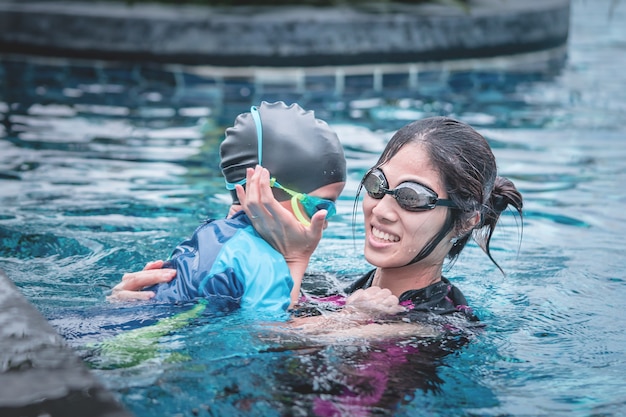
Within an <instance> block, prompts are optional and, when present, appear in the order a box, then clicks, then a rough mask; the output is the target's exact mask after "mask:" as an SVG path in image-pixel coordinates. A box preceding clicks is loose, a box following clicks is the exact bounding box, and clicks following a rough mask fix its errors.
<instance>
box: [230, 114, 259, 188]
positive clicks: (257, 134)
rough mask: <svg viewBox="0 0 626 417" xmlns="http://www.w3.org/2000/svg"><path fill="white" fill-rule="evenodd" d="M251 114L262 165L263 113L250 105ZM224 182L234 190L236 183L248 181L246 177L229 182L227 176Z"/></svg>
mask: <svg viewBox="0 0 626 417" xmlns="http://www.w3.org/2000/svg"><path fill="white" fill-rule="evenodd" d="M250 114H252V119H253V120H254V125H255V126H256V137H257V141H256V143H257V155H258V160H259V165H262V162H263V124H262V123H261V114H260V113H259V109H257V107H256V106H252V107H250ZM224 182H225V183H226V189H227V190H234V189H235V185H237V184H239V185H244V184H245V183H246V179H245V178H244V179H242V180H240V181H237V182H228V181H226V178H224Z"/></svg>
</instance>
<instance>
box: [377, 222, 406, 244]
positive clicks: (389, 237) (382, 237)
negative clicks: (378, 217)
mask: <svg viewBox="0 0 626 417" xmlns="http://www.w3.org/2000/svg"><path fill="white" fill-rule="evenodd" d="M372 236H373V237H374V238H375V240H378V241H383V242H385V243H394V242H398V241H399V240H400V237H399V236H396V235H393V234H391V233H387V232H384V231H382V230H380V229H377V228H376V227H375V226H372Z"/></svg>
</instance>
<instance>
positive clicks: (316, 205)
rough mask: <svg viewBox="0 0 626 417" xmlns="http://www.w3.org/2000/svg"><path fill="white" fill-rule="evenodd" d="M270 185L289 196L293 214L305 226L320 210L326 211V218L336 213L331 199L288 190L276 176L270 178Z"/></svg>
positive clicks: (309, 223) (308, 224)
mask: <svg viewBox="0 0 626 417" xmlns="http://www.w3.org/2000/svg"><path fill="white" fill-rule="evenodd" d="M270 187H274V188H278V189H280V190H283V191H284V192H286V193H287V194H289V195H290V196H291V208H292V209H293V214H294V215H295V216H296V218H297V219H298V220H299V221H300V223H302V224H303V225H305V226H310V225H311V222H310V221H309V219H310V218H311V217H313V215H314V214H315V213H317V212H318V211H320V210H326V211H327V213H326V218H329V217H331V216H334V215H335V213H337V209H336V208H335V203H334V202H333V201H330V200H326V199H325V198H319V197H314V196H312V195H308V194H305V193H298V192H296V191H293V190H290V189H289V188H285V187H283V186H282V185H280V183H279V182H278V181H276V178H272V179H270ZM298 203H300V204H298ZM300 206H302V208H303V209H304V212H305V213H306V214H307V216H309V219H307V218H306V217H304V215H303V214H302V210H301V209H300Z"/></svg>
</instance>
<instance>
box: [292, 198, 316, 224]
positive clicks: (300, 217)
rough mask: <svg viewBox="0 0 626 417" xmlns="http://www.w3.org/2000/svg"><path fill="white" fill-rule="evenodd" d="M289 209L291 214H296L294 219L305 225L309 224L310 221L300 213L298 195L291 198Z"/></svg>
mask: <svg viewBox="0 0 626 417" xmlns="http://www.w3.org/2000/svg"><path fill="white" fill-rule="evenodd" d="M291 209H292V210H293V214H294V215H295V216H296V219H298V221H299V222H300V223H302V224H303V225H305V226H306V227H309V226H310V225H311V222H310V221H309V220H308V219H307V218H306V217H304V216H303V215H302V211H301V210H300V206H299V205H298V196H297V195H294V196H293V197H292V198H291Z"/></svg>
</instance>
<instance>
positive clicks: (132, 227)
mask: <svg viewBox="0 0 626 417" xmlns="http://www.w3.org/2000/svg"><path fill="white" fill-rule="evenodd" d="M624 65H626V4H624V2H620V1H610V0H604V1H597V2H590V1H583V0H577V1H573V3H572V25H571V36H570V41H569V45H568V58H567V61H566V62H565V63H564V65H563V66H562V67H558V68H555V69H554V70H547V71H545V72H543V73H541V74H537V73H513V72H510V73H503V72H497V71H491V72H490V71H476V72H467V71H466V72H458V73H456V72H445V71H442V72H429V73H424V74H421V75H420V82H419V84H418V86H417V88H416V89H414V90H409V89H388V90H383V91H382V92H379V91H374V90H372V89H371V88H369V87H368V84H367V83H366V82H364V83H363V85H359V84H358V82H357V83H356V87H357V88H354V89H353V90H349V91H346V92H345V93H344V94H343V95H341V96H337V95H334V94H332V92H330V91H323V90H320V91H308V92H299V93H296V92H295V91H291V90H290V91H285V90H281V89H280V88H277V89H276V90H274V91H273V90H271V89H267V88H265V89H263V90H261V89H258V88H257V87H256V86H255V85H251V84H248V83H245V82H242V83H240V84H237V83H234V82H232V83H226V84H220V83H215V82H206V80H204V79H202V77H200V76H198V75H193V74H191V73H185V72H182V73H181V72H177V73H173V72H172V71H169V70H165V69H163V68H159V67H149V66H140V65H104V64H102V63H93V62H78V63H72V65H68V64H62V65H61V64H59V63H58V62H50V61H44V60H38V59H34V58H30V59H9V58H0V268H2V269H4V270H5V271H6V272H7V273H8V275H9V277H11V278H12V279H13V280H14V282H15V283H16V285H17V286H18V287H19V289H20V290H21V291H22V293H23V294H24V295H25V296H26V297H27V298H28V299H29V300H30V301H31V302H32V303H33V304H34V305H35V306H36V307H37V308H38V309H39V310H40V311H41V312H42V313H43V314H44V316H46V317H47V318H49V319H50V322H51V323H52V325H53V326H55V328H57V329H58V330H59V332H60V333H61V334H62V335H63V336H64V337H66V339H67V340H68V343H69V344H70V346H72V347H73V348H74V349H75V350H76V351H77V353H78V354H79V355H81V356H82V357H84V358H85V360H86V361H87V363H89V364H90V365H91V366H92V368H93V369H94V372H95V374H96V375H97V377H98V378H100V379H101V380H102V381H103V383H104V384H105V385H106V386H107V387H109V388H110V389H111V390H112V391H113V392H114V393H115V394H116V395H117V396H118V397H119V398H120V400H121V401H122V402H123V403H124V404H125V405H126V407H127V408H128V409H129V410H131V411H132V412H133V413H135V414H136V415H137V416H138V417H147V416H179V415H180V416H193V415H200V416H204V415H206V416H209V415H213V416H220V415H228V416H235V415H250V416H272V415H276V416H278V415H303V416H304V415H315V414H317V415H363V416H365V415H377V416H451V415H454V416H470V415H471V416H476V415H480V416H501V415H511V416H541V415H546V416H620V415H624V414H625V413H626V377H625V375H626V336H625V333H624V331H623V329H624V326H625V325H626V319H624V315H623V313H622V310H623V300H624V299H626V275H625V273H624V270H626V257H624V255H623V246H624V243H623V236H624V235H626V191H625V189H624V186H623V184H624V183H626V162H625V161H626V143H625V140H626V128H625V127H624V120H625V119H626V72H625V71H624V70H623V67H624ZM181 77H182V78H183V79H184V86H185V87H184V88H182V87H181V84H180V83H181ZM369 85H371V84H369ZM281 98H282V99H284V100H286V101H293V100H297V101H299V102H300V103H301V104H302V105H303V106H304V107H306V108H309V109H314V110H315V111H316V115H317V116H318V117H321V118H324V119H326V120H328V121H329V123H330V124H331V126H332V127H334V128H335V129H336V130H337V132H338V133H339V135H340V137H341V139H342V141H343V142H344V144H345V148H346V154H347V156H348V159H349V183H348V186H347V187H346V191H345V193H344V196H343V197H342V198H341V200H340V202H339V213H340V215H339V216H338V217H336V218H334V219H333V221H332V222H331V225H330V227H329V229H328V230H327V231H326V233H325V237H324V239H323V241H322V244H321V246H320V248H319V249H318V251H317V252H316V255H315V257H314V259H313V261H312V264H311V266H310V270H311V271H312V272H316V273H320V274H321V275H323V277H318V278H316V279H315V280H314V281H313V282H310V283H309V284H308V285H309V286H310V287H311V288H318V287H320V286H324V287H330V288H331V289H332V288H340V287H341V284H342V283H345V282H347V281H348V278H346V277H347V276H351V275H354V274H358V273H361V272H364V271H365V270H367V266H366V265H365V262H364V260H363V257H362V254H361V243H360V239H361V238H360V236H361V234H362V229H361V228H360V226H359V223H358V221H357V225H356V230H355V231H354V230H353V227H352V202H353V196H354V194H355V191H356V187H357V183H358V179H359V178H360V176H361V175H362V173H363V172H364V170H365V169H366V168H368V167H369V166H371V165H372V164H373V162H374V161H375V160H376V158H377V156H378V154H379V153H380V151H381V150H382V148H383V147H384V144H385V141H386V140H388V139H389V137H390V136H391V135H392V134H393V132H394V131H395V130H396V129H397V128H399V127H400V126H402V125H404V124H405V123H407V122H408V121H411V120H414V119H416V118H420V117H425V116H429V115H437V114H450V115H453V116H454V117H457V118H459V119H461V120H464V121H466V122H469V123H471V124H473V125H474V126H475V127H476V128H478V129H479V130H480V131H481V132H482V133H483V134H484V135H485V136H486V137H487V138H488V139H489V140H490V142H491V144H492V146H493V148H494V152H495V154H496V157H497V158H498V161H499V169H500V173H501V175H504V176H507V177H509V178H511V179H512V180H513V181H514V182H515V183H516V185H517V186H518V187H519V188H520V190H521V191H522V192H523V194H524V196H525V218H524V224H523V236H522V240H521V244H520V241H519V238H520V232H521V231H522V230H521V229H520V227H519V223H518V222H517V220H516V219H517V218H516V217H514V216H512V215H506V216H505V217H504V218H503V219H502V223H501V224H500V226H499V227H500V228H499V229H498V231H497V232H496V234H495V236H494V240H493V248H492V250H493V253H494V257H495V258H496V260H497V261H498V262H499V264H500V265H501V266H502V267H503V269H504V270H505V271H506V276H502V275H501V274H500V273H499V271H498V270H497V269H496V268H495V267H494V266H493V265H492V264H490V262H489V261H488V259H487V257H486V256H485V255H484V254H482V253H481V252H480V250H478V249H477V248H476V247H473V246H472V247H469V248H468V249H467V250H466V251H465V252H464V253H463V254H462V256H461V258H460V259H459V260H458V262H457V263H456V264H455V265H454V266H452V268H451V269H450V270H449V271H448V272H447V273H446V275H447V276H448V277H450V278H451V279H452V280H453V281H454V282H455V283H456V284H457V285H458V286H459V287H460V288H461V289H462V290H463V291H464V293H465V294H466V296H467V297H468V298H469V300H470V304H471V305H473V306H474V307H475V308H476V309H477V311H478V313H479V315H480V317H481V318H482V321H483V322H484V323H485V324H486V328H485V329H484V331H483V332H482V333H480V334H479V335H477V336H476V338H475V340H473V341H472V342H471V343H469V344H468V345H466V346H464V347H463V348H461V349H458V350H456V351H454V352H453V353H451V354H449V355H446V356H442V355H439V354H438V353H437V352H436V351H435V352H433V353H432V354H429V353H428V349H424V346H423V341H422V340H412V339H408V340H404V341H402V343H400V344H399V345H394V346H388V345H385V343H384V342H376V343H374V342H371V343H370V342H365V341H363V340H358V339H357V340H343V341H334V342H329V341H315V340H313V341H302V340H300V339H298V338H297V337H295V336H292V335H280V336H279V335H277V334H276V333H273V332H272V331H270V330H268V329H267V327H266V326H264V325H263V320H262V318H259V317H249V316H247V315H246V314H245V313H243V312H236V313H233V314H228V315H223V314H207V315H205V316H203V317H202V318H201V319H198V320H195V321H192V323H191V324H190V325H188V326H185V327H183V328H181V329H178V330H176V331H174V332H171V333H170V334H168V335H167V336H164V337H162V338H161V339H159V341H158V345H156V349H155V346H153V345H151V346H147V347H145V349H144V350H145V351H146V352H148V353H149V354H148V355H147V357H146V358H143V359H142V360H140V361H138V362H137V363H133V365H134V366H128V367H127V366H126V365H127V364H128V363H126V364H124V363H122V364H119V363H117V362H115V360H114V358H113V357H112V356H107V354H106V352H105V353H103V352H100V351H98V350H97V349H94V348H93V343H94V342H101V341H103V340H107V339H108V338H111V337H113V336H114V335H116V334H118V333H120V331H123V330H126V329H127V328H129V327H137V326H140V325H141V324H145V323H148V322H151V321H152V320H153V318H154V317H155V312H154V310H151V309H150V308H146V307H145V306H132V307H128V306H118V305H114V306H112V305H109V304H107V303H106V301H105V299H104V297H105V296H106V294H107V291H108V290H109V289H110V288H111V287H112V286H113V285H114V284H115V283H117V282H118V281H119V279H120V277H121V274H122V273H123V272H126V271H135V270H139V269H141V268H142V267H143V265H144V264H145V263H146V262H147V261H149V260H153V259H161V258H164V257H166V256H167V255H168V254H169V251H170V250H171V248H172V247H173V246H174V245H175V244H176V243H177V242H178V241H179V240H181V239H182V238H184V237H186V236H187V235H189V234H190V233H191V232H192V231H193V230H194V228H195V227H196V226H197V224H198V223H199V221H201V220H202V219H204V218H206V217H215V216H217V217H221V216H222V215H223V214H224V213H225V212H226V209H227V204H228V198H227V194H226V193H225V192H224V190H223V180H222V178H221V177H220V175H219V171H218V169H217V158H218V156H217V152H216V150H217V146H218V144H219V141H220V139H221V137H222V134H223V130H224V128H225V127H226V126H228V125H229V124H230V123H232V121H233V120H234V117H235V116H236V115H237V114H238V113H240V112H242V111H246V110H247V108H248V107H249V106H250V105H251V104H253V103H256V102H258V101H259V100H261V99H267V100H275V99H281ZM354 232H356V238H353V233H354ZM173 309H174V308H173ZM170 312H171V311H170ZM157 313H158V314H161V313H162V311H160V310H159V311H157ZM158 314H157V316H158ZM415 348H419V349H421V350H423V351H425V352H426V353H423V354H422V355H410V354H407V353H406V352H409V351H411V350H412V349H415ZM350 390H352V391H356V392H359V393H360V395H359V396H358V399H355V398H354V397H351V396H350V395H349V394H347V392H348V391H350Z"/></svg>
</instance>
